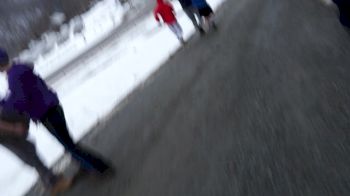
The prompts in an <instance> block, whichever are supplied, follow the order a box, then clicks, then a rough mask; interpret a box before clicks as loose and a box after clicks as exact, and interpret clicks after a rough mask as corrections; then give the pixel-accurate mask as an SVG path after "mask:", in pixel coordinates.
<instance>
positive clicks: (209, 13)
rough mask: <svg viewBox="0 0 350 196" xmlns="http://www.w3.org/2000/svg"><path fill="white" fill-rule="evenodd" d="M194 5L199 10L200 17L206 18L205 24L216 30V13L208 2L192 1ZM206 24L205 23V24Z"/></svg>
mask: <svg viewBox="0 0 350 196" xmlns="http://www.w3.org/2000/svg"><path fill="white" fill-rule="evenodd" d="M192 5H193V7H195V8H196V9H197V10H198V13H199V15H200V16H201V17H202V18H204V20H205V23H206V24H207V25H208V26H209V27H212V28H213V29H214V30H216V29H217V25H216V23H215V21H214V12H213V9H212V8H211V7H210V5H209V4H208V3H207V1H206V0H192ZM203 24H204V23H203Z"/></svg>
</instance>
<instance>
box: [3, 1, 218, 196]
mask: <svg viewBox="0 0 350 196" xmlns="http://www.w3.org/2000/svg"><path fill="white" fill-rule="evenodd" d="M106 2H107V3H110V2H111V0H107V1H106ZM208 2H209V3H210V4H211V5H212V6H213V8H214V9H216V8H217V7H218V6H219V5H220V4H221V3H222V2H223V0H209V1H208ZM174 5H175V8H176V11H177V13H178V14H177V16H178V19H179V23H180V24H181V26H182V27H183V30H184V35H185V39H188V38H189V37H190V36H191V35H192V34H193V33H194V28H193V26H192V24H191V22H190V21H189V19H188V18H187V17H186V15H185V14H184V13H183V11H182V10H181V8H180V5H179V4H178V3H177V2H174ZM98 6H100V7H96V8H94V9H96V10H98V12H104V13H106V15H105V16H106V17H107V18H108V12H106V11H105V9H107V8H106V7H104V6H103V5H102V4H101V5H98ZM121 12H122V10H121ZM121 15H122V14H120V15H119V16H121ZM85 17H86V18H85V20H86V21H89V22H87V23H86V27H85V31H84V33H83V34H82V35H78V36H76V37H74V38H75V39H70V41H71V42H74V43H66V44H67V45H70V46H66V45H61V46H60V47H62V48H64V50H65V49H66V47H67V48H70V50H69V51H70V52H71V53H73V52H76V53H75V54H71V55H67V53H66V52H65V53H64V54H63V53H61V49H62V48H56V49H55V50H54V51H53V52H52V53H49V54H48V55H46V56H43V57H41V58H40V59H38V61H36V71H37V72H38V73H40V75H42V76H43V77H45V76H47V75H48V74H50V73H52V72H54V71H55V70H57V69H58V68H59V66H62V65H64V63H66V62H67V61H69V60H70V59H72V58H74V57H75V55H78V53H81V52H84V51H85V50H87V48H88V47H91V46H92V44H94V43H97V42H98V41H99V39H101V38H103V36H105V35H107V34H106V32H108V31H110V29H111V28H112V27H113V25H114V26H115V25H116V23H115V24H113V21H114V22H116V21H118V19H116V17H109V19H111V20H110V21H112V22H110V21H109V22H107V21H106V18H104V20H103V22H106V23H107V24H110V26H109V27H106V29H107V30H105V32H102V31H100V32H101V34H99V32H98V29H101V27H99V26H98V27H97V28H95V29H94V28H91V29H90V28H87V26H89V25H92V26H91V27H96V26H95V25H94V24H95V23H97V24H99V23H101V21H96V20H94V18H89V16H85ZM102 18H103V17H102ZM90 22H91V23H90ZM119 22H120V21H119ZM117 23H118V22H117ZM83 35H85V38H86V40H94V41H82V38H81V37H83ZM94 36H95V37H94ZM96 37H97V38H96ZM90 42H91V43H90ZM179 47H180V44H179V42H178V41H177V39H176V38H175V36H174V35H173V34H172V33H171V32H170V30H169V29H168V28H167V27H166V26H162V27H158V25H157V23H156V22H155V20H154V19H153V15H152V14H151V13H150V14H149V15H148V16H147V17H146V18H145V19H143V20H142V21H141V22H139V23H138V24H136V25H135V27H133V28H132V29H131V30H129V31H128V32H126V33H125V34H124V35H122V36H121V37H120V38H119V39H118V41H115V44H114V43H112V44H110V45H108V47H106V48H101V50H100V51H99V52H98V53H96V54H94V55H93V56H91V57H90V58H89V59H86V61H84V62H82V63H84V66H82V67H81V68H80V69H79V70H75V71H73V72H70V73H67V74H66V75H65V77H63V78H61V79H60V80H59V81H57V82H55V83H54V84H52V87H53V89H55V90H56V91H57V93H58V95H59V97H60V99H61V102H62V105H63V108H64V110H65V113H66V118H67V122H68V126H69V128H70V130H71V134H72V136H73V138H74V139H75V140H78V139H80V138H82V137H83V136H84V135H85V134H86V133H87V132H88V131H89V130H90V129H91V128H92V127H93V126H94V125H95V124H96V123H97V122H98V121H99V120H100V119H103V118H104V117H105V116H107V115H108V114H109V113H110V112H111V111H112V109H113V108H114V107H115V106H116V105H117V104H118V103H119V102H120V101H121V100H122V99H123V98H124V97H125V96H126V95H127V94H128V93H130V92H131V91H132V90H133V89H134V88H135V87H136V86H138V85H139V84H141V83H142V82H144V81H145V80H146V79H147V78H148V77H149V75H150V74H152V73H153V72H154V71H155V70H157V69H158V68H159V67H160V66H161V65H162V64H163V63H164V62H165V61H166V60H167V59H168V58H169V56H170V55H171V54H173V53H175V52H176V50H177V49H178V48H179ZM70 52H69V53H70ZM49 65H50V67H49ZM46 66H47V67H46ZM0 85H1V87H3V88H0V89H1V90H0V95H1V94H4V89H5V88H6V83H5V82H4V77H0ZM29 137H30V139H31V140H32V141H34V142H35V143H36V146H37V148H38V149H37V150H38V153H39V154H40V155H41V157H42V158H43V160H44V162H45V163H46V164H48V165H51V166H52V165H53V164H54V163H55V162H56V161H57V160H58V159H59V157H60V156H62V154H63V149H62V147H61V146H60V145H59V144H58V143H57V141H56V140H55V139H54V138H53V137H52V136H51V135H49V134H48V133H47V131H46V130H45V129H44V128H43V127H42V126H41V125H35V124H31V127H30V136H29ZM0 159H1V160H2V163H1V166H2V170H0V189H1V191H2V194H3V195H7V196H12V195H13V196H16V195H22V194H24V193H25V192H26V191H27V190H28V189H29V188H30V187H31V186H32V185H33V183H34V182H35V181H36V179H37V174H36V172H35V171H34V170H33V169H32V168H29V167H28V166H26V165H25V164H24V163H22V162H20V161H18V159H17V158H16V157H15V156H14V155H12V154H11V153H9V152H8V151H6V150H1V149H0Z"/></svg>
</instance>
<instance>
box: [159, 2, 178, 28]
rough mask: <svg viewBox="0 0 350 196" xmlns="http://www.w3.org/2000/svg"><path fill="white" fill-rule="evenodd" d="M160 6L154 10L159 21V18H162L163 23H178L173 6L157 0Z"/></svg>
mask: <svg viewBox="0 0 350 196" xmlns="http://www.w3.org/2000/svg"><path fill="white" fill-rule="evenodd" d="M157 1H158V4H157V6H156V8H155V9H154V17H155V18H156V20H157V21H159V20H160V18H159V16H160V17H162V19H163V21H164V22H165V23H167V24H171V23H173V22H175V21H176V18H175V15H174V9H173V7H172V6H171V4H169V3H167V2H164V1H163V0H157Z"/></svg>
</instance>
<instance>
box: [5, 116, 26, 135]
mask: <svg viewBox="0 0 350 196" xmlns="http://www.w3.org/2000/svg"><path fill="white" fill-rule="evenodd" d="M27 131H28V127H27V126H26V125H25V124H24V123H21V122H16V123H10V122H6V121H4V120H0V135H11V136H18V137H24V136H26V135H27Z"/></svg>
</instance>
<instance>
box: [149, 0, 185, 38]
mask: <svg viewBox="0 0 350 196" xmlns="http://www.w3.org/2000/svg"><path fill="white" fill-rule="evenodd" d="M154 17H155V18H156V20H157V22H160V19H162V20H163V22H164V23H166V24H167V25H168V27H169V28H170V30H171V31H172V32H173V33H174V34H175V35H176V37H177V39H178V40H179V41H180V42H181V43H182V44H184V43H185V40H184V39H183V32H182V28H181V26H180V25H179V23H178V22H177V20H176V17H175V11H174V8H173V6H172V5H171V4H170V3H169V2H166V1H164V0H157V5H156V7H155V9H154Z"/></svg>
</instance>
